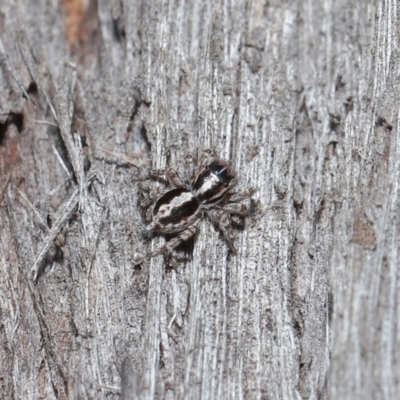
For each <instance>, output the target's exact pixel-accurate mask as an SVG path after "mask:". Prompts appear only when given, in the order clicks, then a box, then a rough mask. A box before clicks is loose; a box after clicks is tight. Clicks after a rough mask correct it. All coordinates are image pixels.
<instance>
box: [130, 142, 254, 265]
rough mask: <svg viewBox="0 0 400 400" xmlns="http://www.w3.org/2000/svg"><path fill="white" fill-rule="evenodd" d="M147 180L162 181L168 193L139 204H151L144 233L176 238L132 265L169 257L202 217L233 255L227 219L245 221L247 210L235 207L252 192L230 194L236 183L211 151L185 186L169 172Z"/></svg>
mask: <svg viewBox="0 0 400 400" xmlns="http://www.w3.org/2000/svg"><path fill="white" fill-rule="evenodd" d="M189 160H190V158H188V159H187V161H189ZM187 164H190V162H188V163H187ZM151 176H152V177H156V178H157V177H158V178H160V177H166V178H167V179H168V182H169V184H170V185H171V186H172V189H170V190H168V191H166V192H165V193H164V194H162V195H161V196H160V195H158V196H154V197H150V198H149V199H147V200H145V201H144V202H142V206H143V207H149V206H150V205H151V204H153V203H154V206H153V209H152V212H151V219H152V220H151V222H150V223H149V224H148V225H147V227H146V230H147V231H148V232H154V233H157V234H162V235H176V236H174V237H173V238H172V239H171V240H169V241H168V242H167V243H166V244H165V245H164V246H163V247H161V248H160V249H158V250H155V251H151V252H149V253H147V254H146V255H145V256H143V257H140V258H138V259H136V260H135V261H136V264H140V263H142V262H143V261H144V260H146V259H150V258H152V257H155V256H158V255H160V254H170V253H172V250H173V249H175V248H176V247H178V246H179V245H180V244H181V243H182V242H185V241H187V240H188V239H189V238H190V237H192V236H193V235H194V234H195V233H196V229H197V225H198V223H199V221H200V219H201V218H203V217H204V216H207V217H208V218H209V219H210V220H211V221H212V222H213V223H214V224H215V225H216V226H217V227H218V229H219V230H220V231H221V232H222V234H223V236H224V238H225V240H226V242H227V244H228V246H229V249H230V250H231V251H232V253H236V248H235V246H234V244H233V239H234V234H233V229H232V226H231V219H230V215H231V214H232V215H237V216H239V217H242V218H245V217H246V216H247V215H248V214H249V211H248V209H247V207H246V206H244V205H243V204H239V203H240V202H241V201H242V200H245V199H248V198H250V197H251V196H252V195H253V194H254V189H253V188H250V189H247V190H246V191H245V192H243V193H234V192H232V191H231V190H232V188H233V187H234V186H235V185H236V183H237V176H236V174H235V172H234V171H233V169H232V167H231V166H230V165H229V163H228V162H227V161H224V160H221V159H220V158H219V157H218V156H217V155H216V154H215V153H214V152H213V151H211V150H206V151H204V152H203V154H202V156H201V157H200V160H199V165H198V168H197V172H196V173H194V174H190V176H189V179H188V183H185V182H183V181H182V180H181V179H180V177H179V175H178V173H177V172H176V171H175V170H174V169H172V168H167V169H163V170H154V171H152V172H151Z"/></svg>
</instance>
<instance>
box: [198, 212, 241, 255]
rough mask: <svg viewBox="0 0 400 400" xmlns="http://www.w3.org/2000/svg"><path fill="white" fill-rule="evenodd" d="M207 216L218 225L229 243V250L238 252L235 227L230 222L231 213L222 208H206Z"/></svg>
mask: <svg viewBox="0 0 400 400" xmlns="http://www.w3.org/2000/svg"><path fill="white" fill-rule="evenodd" d="M206 214H207V216H208V217H209V218H210V220H211V221H212V222H213V223H214V224H215V225H216V226H217V227H218V229H219V230H220V231H221V232H222V234H223V236H224V239H225V240H226V243H227V244H228V247H229V250H230V251H231V252H232V253H234V254H236V253H237V251H236V247H235V245H234V244H233V240H234V234H233V229H232V227H231V224H230V220H229V214H228V213H227V212H226V211H225V209H222V208H213V209H211V210H206Z"/></svg>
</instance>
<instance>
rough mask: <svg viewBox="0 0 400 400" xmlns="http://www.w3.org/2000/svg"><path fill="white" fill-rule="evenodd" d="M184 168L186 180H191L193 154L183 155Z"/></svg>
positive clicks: (192, 174)
mask: <svg viewBox="0 0 400 400" xmlns="http://www.w3.org/2000/svg"><path fill="white" fill-rule="evenodd" d="M185 169H186V174H187V179H188V182H191V181H192V179H193V178H194V165H193V155H192V154H188V155H187V156H186V157H185Z"/></svg>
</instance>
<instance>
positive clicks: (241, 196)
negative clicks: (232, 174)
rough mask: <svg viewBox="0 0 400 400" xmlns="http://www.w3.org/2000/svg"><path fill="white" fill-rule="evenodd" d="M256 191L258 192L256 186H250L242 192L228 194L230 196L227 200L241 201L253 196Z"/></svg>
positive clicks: (229, 201)
mask: <svg viewBox="0 0 400 400" xmlns="http://www.w3.org/2000/svg"><path fill="white" fill-rule="evenodd" d="M255 192H256V190H255V189H254V188H248V189H246V190H245V191H244V192H242V193H232V194H228V196H230V197H229V198H228V200H227V201H228V203H239V202H241V201H243V200H246V199H249V198H250V197H251V196H253V194H254V193H255ZM228 196H227V197H228Z"/></svg>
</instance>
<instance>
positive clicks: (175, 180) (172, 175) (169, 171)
mask: <svg viewBox="0 0 400 400" xmlns="http://www.w3.org/2000/svg"><path fill="white" fill-rule="evenodd" d="M150 176H151V177H154V178H159V177H163V176H165V177H167V179H168V182H169V183H170V185H171V186H172V187H175V188H187V185H186V184H185V183H184V182H183V181H182V179H181V178H180V177H179V175H178V172H176V171H175V170H174V169H173V168H165V169H153V170H152V171H150Z"/></svg>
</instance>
